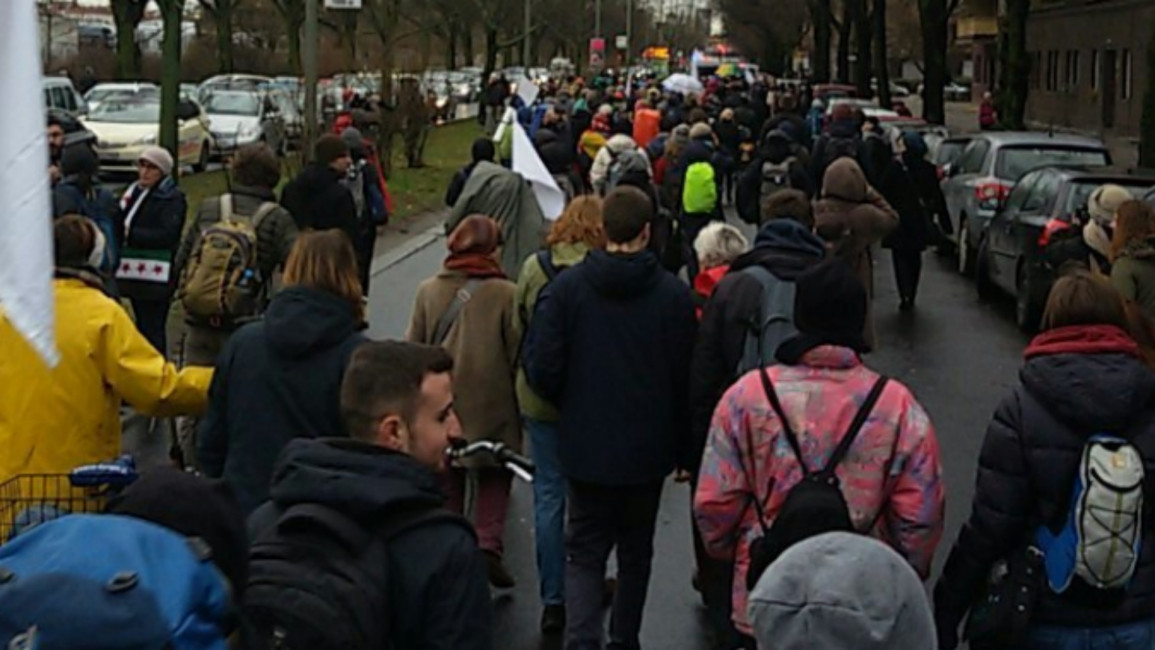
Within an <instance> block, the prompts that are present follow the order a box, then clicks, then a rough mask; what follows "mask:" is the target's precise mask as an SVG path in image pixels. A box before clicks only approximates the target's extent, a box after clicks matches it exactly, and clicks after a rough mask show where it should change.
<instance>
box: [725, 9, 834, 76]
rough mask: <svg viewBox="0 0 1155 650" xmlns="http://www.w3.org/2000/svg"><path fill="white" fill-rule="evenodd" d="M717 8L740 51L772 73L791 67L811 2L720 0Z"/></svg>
mask: <svg viewBox="0 0 1155 650" xmlns="http://www.w3.org/2000/svg"><path fill="white" fill-rule="evenodd" d="M718 8H719V10H720V11H721V12H722V15H723V16H724V17H725V18H726V24H727V25H728V28H729V31H730V38H731V40H732V41H733V44H734V45H735V46H736V47H737V48H738V50H739V51H741V52H743V53H744V54H746V55H747V56H749V57H751V58H754V59H757V60H758V62H759V63H761V64H762V67H763V68H764V69H765V70H767V71H768V72H771V73H772V74H781V73H782V72H784V71H785V70H786V69H788V67H789V58H790V54H791V53H792V52H793V50H794V48H795V47H797V45H798V43H799V42H800V41H801V39H802V31H803V27H804V26H805V23H806V18H807V11H808V8H809V3H808V2H806V1H805V0H786V1H782V0H718ZM827 60H828V61H829V54H828V55H827Z"/></svg>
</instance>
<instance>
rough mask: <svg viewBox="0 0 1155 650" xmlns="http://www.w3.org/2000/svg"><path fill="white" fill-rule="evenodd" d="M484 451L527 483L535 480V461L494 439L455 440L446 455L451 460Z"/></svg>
mask: <svg viewBox="0 0 1155 650" xmlns="http://www.w3.org/2000/svg"><path fill="white" fill-rule="evenodd" d="M482 453H484V454H488V455H490V456H492V457H493V459H494V460H496V461H497V462H498V463H500V464H501V465H502V466H503V467H505V468H506V469H508V470H509V471H511V472H513V473H514V474H515V475H517V477H518V478H520V479H521V480H523V481H525V482H526V483H532V482H533V473H534V471H535V469H536V467H535V466H534V464H533V461H532V460H530V459H528V458H526V457H525V456H523V455H521V454H519V453H517V452H516V451H514V450H513V449H510V448H509V447H507V446H506V445H505V444H504V443H501V442H493V441H492V440H478V441H477V442H468V443H467V442H465V441H464V440H454V441H453V442H452V443H450V446H449V449H446V450H445V455H446V456H447V457H448V458H449V459H450V460H460V459H463V458H468V457H470V456H476V455H477V454H482Z"/></svg>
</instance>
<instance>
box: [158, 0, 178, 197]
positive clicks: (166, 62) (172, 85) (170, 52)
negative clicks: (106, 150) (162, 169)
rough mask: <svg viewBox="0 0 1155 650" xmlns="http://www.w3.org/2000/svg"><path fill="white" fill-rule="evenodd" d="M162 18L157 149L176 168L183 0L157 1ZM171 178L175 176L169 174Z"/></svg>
mask: <svg viewBox="0 0 1155 650" xmlns="http://www.w3.org/2000/svg"><path fill="white" fill-rule="evenodd" d="M157 5H158V6H159V7H160V12H161V16H162V17H163V18H164V42H163V43H162V48H163V55H162V56H163V59H162V61H163V63H162V67H161V77H160V146H161V147H163V148H165V149H167V150H168V152H169V153H170V154H172V159H173V160H175V161H177V166H178V167H179V165H180V162H179V161H180V151H179V150H180V141H179V140H180V139H179V131H178V128H177V117H176V113H177V110H176V109H177V104H178V103H179V100H180V46H181V42H180V41H181V20H182V18H183V13H184V12H183V11H182V9H183V8H184V0H158V2H157ZM173 176H174V177H176V176H179V174H173Z"/></svg>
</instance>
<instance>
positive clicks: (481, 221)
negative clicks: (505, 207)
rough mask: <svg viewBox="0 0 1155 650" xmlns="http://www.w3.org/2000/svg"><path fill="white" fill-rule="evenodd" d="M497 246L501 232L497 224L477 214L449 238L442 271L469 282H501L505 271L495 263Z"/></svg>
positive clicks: (470, 217)
mask: <svg viewBox="0 0 1155 650" xmlns="http://www.w3.org/2000/svg"><path fill="white" fill-rule="evenodd" d="M500 245H501V231H500V230H499V229H498V227H497V222H496V221H494V220H493V219H490V218H489V217H487V216H484V215H480V214H473V215H469V216H468V217H466V218H465V219H463V220H462V222H461V223H459V224H457V227H456V228H454V229H453V233H452V234H451V235H449V242H448V246H449V257H447V258H446V259H445V269H446V270H448V271H459V272H462V273H465V275H466V276H468V277H471V278H481V279H486V278H504V277H505V271H503V270H502V269H501V264H500V263H499V262H498V261H497V247H498V246H500Z"/></svg>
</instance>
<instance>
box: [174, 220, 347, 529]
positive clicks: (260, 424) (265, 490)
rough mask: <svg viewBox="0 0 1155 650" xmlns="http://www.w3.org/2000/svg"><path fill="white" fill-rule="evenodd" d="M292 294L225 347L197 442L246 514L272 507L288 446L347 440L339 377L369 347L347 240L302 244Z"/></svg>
mask: <svg viewBox="0 0 1155 650" xmlns="http://www.w3.org/2000/svg"><path fill="white" fill-rule="evenodd" d="M284 285H285V286H284V289H283V290H282V291H280V292H279V293H278V294H277V295H276V296H273V299H272V301H271V302H270V303H269V308H268V310H267V311H266V312H265V317H264V318H263V319H261V320H259V321H257V322H255V323H251V324H249V325H246V326H244V327H242V328H241V329H240V330H238V331H237V332H236V334H234V335H233V336H232V337H231V338H230V339H229V342H228V343H227V344H225V348H224V351H223V352H222V353H221V355H220V358H219V359H218V360H217V371H216V374H215V375H214V376H213V383H212V386H211V387H210V389H209V408H208V412H207V413H206V414H205V417H204V419H202V420H201V421H200V424H199V430H198V434H197V459H198V460H199V463H200V467H201V470H202V471H203V472H204V474H205V475H206V476H208V477H210V478H222V479H224V480H225V482H226V483H228V485H229V487H230V488H231V489H232V492H233V494H235V495H236V497H237V501H238V502H239V503H240V506H241V508H242V509H243V510H244V511H245V513H246V514H247V513H249V512H252V511H253V510H255V509H256V508H257V506H259V505H261V504H262V503H264V502H265V501H266V500H267V499H268V498H269V483H270V481H271V479H272V477H273V466H274V464H275V462H276V460H277V456H278V455H279V454H280V452H281V450H282V449H284V447H285V445H287V444H288V443H289V441H290V440H294V439H296V438H322V437H332V436H340V435H342V433H343V431H344V428H343V425H342V423H341V417H340V413H339V412H338V406H339V403H340V400H339V399H338V398H339V396H340V388H341V377H342V376H343V375H344V373H345V368H346V366H348V363H349V357H350V356H351V355H352V354H353V350H354V349H355V348H356V347H357V346H358V345H360V344H362V343H364V342H365V341H366V340H367V339H365V337H364V336H362V335H361V334H360V331H361V330H362V329H363V327H364V321H365V307H364V304H363V303H362V299H361V296H362V292H361V285H360V281H359V280H358V278H357V259H356V255H355V253H354V252H353V248H352V246H351V245H350V244H349V243H348V242H347V241H346V240H345V238H344V237H342V236H341V234H340V233H339V232H336V231H332V230H328V231H323V232H310V233H305V234H304V235H302V236H301V237H300V238H299V239H297V242H296V244H295V245H294V246H293V252H292V253H291V254H290V255H289V261H288V263H287V264H286V265H285V277H284Z"/></svg>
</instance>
